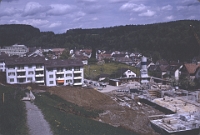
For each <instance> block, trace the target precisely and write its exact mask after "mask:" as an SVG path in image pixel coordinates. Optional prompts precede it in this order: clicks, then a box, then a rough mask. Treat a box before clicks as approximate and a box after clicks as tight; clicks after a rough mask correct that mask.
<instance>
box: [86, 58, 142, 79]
mask: <svg viewBox="0 0 200 135" xmlns="http://www.w3.org/2000/svg"><path fill="white" fill-rule="evenodd" d="M120 68H128V69H130V70H131V71H133V72H135V73H136V74H137V75H139V69H136V68H135V67H132V66H128V65H126V64H122V63H117V62H111V63H105V64H103V65H98V64H93V65H86V66H84V73H85V78H92V79H95V78H96V77H97V76H98V75H100V74H109V75H111V76H113V77H116V78H117V77H120V76H119V74H120V73H117V70H119V69H120Z"/></svg>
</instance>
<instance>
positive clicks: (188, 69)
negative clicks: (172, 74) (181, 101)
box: [180, 63, 200, 80]
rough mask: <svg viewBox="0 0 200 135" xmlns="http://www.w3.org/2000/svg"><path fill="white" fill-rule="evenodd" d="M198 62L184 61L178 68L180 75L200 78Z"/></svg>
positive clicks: (192, 78)
mask: <svg viewBox="0 0 200 135" xmlns="http://www.w3.org/2000/svg"><path fill="white" fill-rule="evenodd" d="M199 67H200V63H199V64H198V63H197V64H196V63H185V64H183V67H182V68H181V69H180V71H181V76H182V77H189V78H190V79H191V80H194V79H195V78H196V79H199V78H200V68H199Z"/></svg>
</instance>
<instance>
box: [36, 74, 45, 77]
mask: <svg viewBox="0 0 200 135" xmlns="http://www.w3.org/2000/svg"><path fill="white" fill-rule="evenodd" d="M35 77H44V74H36V75H35Z"/></svg>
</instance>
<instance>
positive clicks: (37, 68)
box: [35, 67, 44, 71]
mask: <svg viewBox="0 0 200 135" xmlns="http://www.w3.org/2000/svg"><path fill="white" fill-rule="evenodd" d="M43 70H44V67H36V68H35V71H43Z"/></svg>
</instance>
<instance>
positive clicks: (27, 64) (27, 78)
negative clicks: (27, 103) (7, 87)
mask: <svg viewBox="0 0 200 135" xmlns="http://www.w3.org/2000/svg"><path fill="white" fill-rule="evenodd" d="M5 63H6V81H7V83H9V84H26V83H36V84H40V85H45V76H44V58H42V57H22V58H14V59H12V60H8V61H6V62H5Z"/></svg>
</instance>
